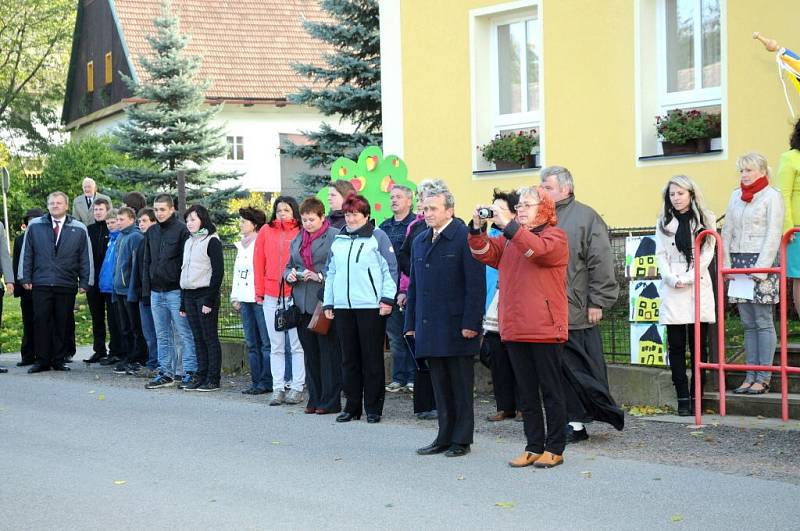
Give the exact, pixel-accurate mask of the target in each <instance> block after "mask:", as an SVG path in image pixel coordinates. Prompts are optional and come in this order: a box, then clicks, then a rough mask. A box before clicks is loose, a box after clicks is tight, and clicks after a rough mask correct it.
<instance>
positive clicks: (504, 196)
mask: <svg viewBox="0 0 800 531" xmlns="http://www.w3.org/2000/svg"><path fill="white" fill-rule="evenodd" d="M498 199H499V200H500V201H505V202H506V204H507V205H508V208H510V209H511V210H514V206H515V205H516V204H517V203H519V194H518V193H517V191H516V190H510V191H508V192H506V191H504V190H500V189H499V188H495V189H494V192H492V201H497V200H498Z"/></svg>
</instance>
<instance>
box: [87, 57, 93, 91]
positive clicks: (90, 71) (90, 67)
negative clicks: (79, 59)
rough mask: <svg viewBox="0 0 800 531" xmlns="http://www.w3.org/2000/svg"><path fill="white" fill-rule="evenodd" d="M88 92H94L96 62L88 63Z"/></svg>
mask: <svg viewBox="0 0 800 531" xmlns="http://www.w3.org/2000/svg"><path fill="white" fill-rule="evenodd" d="M86 92H94V62H93V61H89V62H88V63H86Z"/></svg>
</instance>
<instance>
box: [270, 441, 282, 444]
mask: <svg viewBox="0 0 800 531" xmlns="http://www.w3.org/2000/svg"><path fill="white" fill-rule="evenodd" d="M272 444H281V442H280V441H272Z"/></svg>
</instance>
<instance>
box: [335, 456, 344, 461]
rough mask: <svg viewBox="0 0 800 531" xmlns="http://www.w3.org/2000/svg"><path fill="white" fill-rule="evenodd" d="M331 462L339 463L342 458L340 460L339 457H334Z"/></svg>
mask: <svg viewBox="0 0 800 531" xmlns="http://www.w3.org/2000/svg"><path fill="white" fill-rule="evenodd" d="M333 460H334V461H341V460H342V458H341V457H334V458H333Z"/></svg>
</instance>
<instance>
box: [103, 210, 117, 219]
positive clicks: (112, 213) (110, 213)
mask: <svg viewBox="0 0 800 531" xmlns="http://www.w3.org/2000/svg"><path fill="white" fill-rule="evenodd" d="M118 213H119V211H118V210H117V209H116V208H112V209H111V210H109V211H108V213H107V214H106V221H108V220H110V219H117V214H118Z"/></svg>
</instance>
